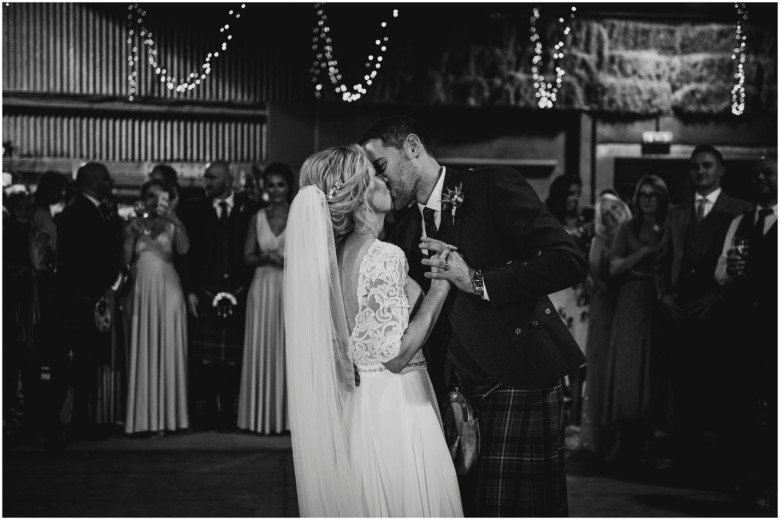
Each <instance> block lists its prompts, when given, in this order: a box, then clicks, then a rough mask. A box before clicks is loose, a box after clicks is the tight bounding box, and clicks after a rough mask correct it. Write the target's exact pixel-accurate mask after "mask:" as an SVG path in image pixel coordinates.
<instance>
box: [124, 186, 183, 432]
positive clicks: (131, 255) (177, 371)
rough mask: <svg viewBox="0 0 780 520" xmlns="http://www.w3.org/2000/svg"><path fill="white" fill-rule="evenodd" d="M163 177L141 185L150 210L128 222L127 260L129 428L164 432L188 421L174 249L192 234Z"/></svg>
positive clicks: (180, 248) (180, 298)
mask: <svg viewBox="0 0 780 520" xmlns="http://www.w3.org/2000/svg"><path fill="white" fill-rule="evenodd" d="M167 197H170V192H168V191H166V189H165V185H164V184H163V182H162V181H158V180H150V181H147V182H145V183H144V184H143V186H141V200H142V201H143V202H144V203H145V207H146V211H148V213H142V215H137V216H136V217H135V218H132V219H130V220H129V221H128V223H127V224H126V225H125V243H124V255H125V258H124V259H125V262H126V263H130V264H131V265H132V269H131V273H132V279H133V282H132V284H133V289H132V293H131V296H130V299H131V304H130V313H131V319H130V323H129V325H130V356H129V360H128V370H127V372H128V388H127V409H126V418H125V432H126V433H139V432H149V433H151V434H152V435H153V436H162V435H164V433H165V431H166V430H167V431H174V430H178V429H182V428H187V427H188V426H189V418H188V413H187V405H188V402H187V364H186V357H187V356H186V350H187V307H186V303H185V300H184V293H183V291H182V288H181V283H180V281H179V276H178V275H177V274H176V270H175V269H174V267H173V253H174V251H176V252H177V253H178V254H180V255H184V254H186V253H187V250H188V249H189V245H190V244H189V238H188V237H187V231H186V230H185V228H184V225H183V224H182V223H181V221H180V220H179V218H178V217H177V215H176V212H175V211H172V208H171V206H170V205H169V202H168V200H167Z"/></svg>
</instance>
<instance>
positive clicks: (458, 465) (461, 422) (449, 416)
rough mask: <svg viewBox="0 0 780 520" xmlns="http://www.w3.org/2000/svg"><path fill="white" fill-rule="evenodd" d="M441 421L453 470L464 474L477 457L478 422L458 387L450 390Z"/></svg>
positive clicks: (478, 440)
mask: <svg viewBox="0 0 780 520" xmlns="http://www.w3.org/2000/svg"><path fill="white" fill-rule="evenodd" d="M442 422H443V423H444V438H445V440H446V441H447V447H448V448H449V450H450V456H451V457H452V462H453V463H455V472H456V473H457V474H458V475H466V474H467V473H468V472H469V471H471V469H472V468H473V467H474V466H475V465H476V463H477V458H478V457H479V444H480V438H479V422H478V421H477V416H476V414H475V413H474V408H473V407H472V405H471V403H470V402H469V400H468V399H467V398H466V396H465V395H464V394H462V393H461V392H460V389H459V388H455V390H452V391H450V394H449V400H448V401H447V402H445V403H444V407H443V410H442Z"/></svg>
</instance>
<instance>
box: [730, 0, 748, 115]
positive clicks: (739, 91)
mask: <svg viewBox="0 0 780 520" xmlns="http://www.w3.org/2000/svg"><path fill="white" fill-rule="evenodd" d="M734 7H735V8H736V10H737V26H736V34H735V38H736V41H737V42H736V45H735V46H734V53H733V54H732V55H731V59H732V61H735V62H736V63H737V68H736V71H735V72H734V86H733V87H732V88H731V113H732V114H734V115H735V116H741V115H742V114H744V113H745V61H747V55H746V54H747V35H746V34H745V25H747V21H748V11H747V6H746V5H745V4H734Z"/></svg>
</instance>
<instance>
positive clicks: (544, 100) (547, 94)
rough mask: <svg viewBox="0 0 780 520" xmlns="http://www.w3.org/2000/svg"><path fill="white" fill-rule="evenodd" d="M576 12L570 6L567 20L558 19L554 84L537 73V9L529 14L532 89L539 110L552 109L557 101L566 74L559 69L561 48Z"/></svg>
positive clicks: (539, 51)
mask: <svg viewBox="0 0 780 520" xmlns="http://www.w3.org/2000/svg"><path fill="white" fill-rule="evenodd" d="M576 11H577V8H576V7H575V6H571V11H570V12H569V16H568V17H567V18H564V17H561V18H558V23H560V24H562V25H563V26H564V27H563V37H562V38H561V39H560V40H559V41H558V43H556V44H555V48H554V49H553V55H552V57H553V66H554V67H555V80H554V82H550V81H548V80H547V79H546V78H545V77H544V75H543V74H541V73H540V72H539V69H540V67H541V62H542V51H543V47H542V42H541V41H540V37H539V32H538V31H537V30H536V22H537V21H538V20H539V16H540V13H539V8H538V7H534V9H533V11H532V14H531V44H532V45H533V46H534V57H533V59H532V60H531V73H532V75H533V79H534V88H535V89H536V97H537V98H538V104H539V108H552V107H553V104H554V103H555V102H556V101H557V100H558V89H560V88H561V84H562V82H563V75H564V74H566V72H565V71H564V70H563V67H561V60H563V46H564V44H565V40H566V36H568V35H569V32H571V23H572V21H573V20H574V13H575V12H576Z"/></svg>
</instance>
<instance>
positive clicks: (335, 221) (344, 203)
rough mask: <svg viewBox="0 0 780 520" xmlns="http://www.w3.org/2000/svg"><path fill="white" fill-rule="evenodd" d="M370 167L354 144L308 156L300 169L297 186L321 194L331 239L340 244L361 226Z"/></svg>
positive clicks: (366, 209)
mask: <svg viewBox="0 0 780 520" xmlns="http://www.w3.org/2000/svg"><path fill="white" fill-rule="evenodd" d="M373 168H374V165H373V164H371V161H370V160H369V158H368V155H367V154H366V151H365V150H363V148H362V147H361V146H359V145H357V144H350V145H345V146H334V147H332V148H326V149H325V150H322V151H320V152H316V153H314V154H312V155H310V156H309V157H308V158H307V159H306V161H304V163H303V166H301V176H300V186H301V188H303V187H304V186H309V185H314V186H317V187H318V188H319V189H321V190H322V192H323V193H325V196H326V197H327V199H328V207H329V209H330V221H331V225H332V226H333V238H334V239H335V240H336V243H340V242H341V241H343V240H344V239H345V238H346V237H347V236H348V235H349V234H350V233H352V231H353V230H354V229H355V228H356V227H359V226H361V225H363V224H364V220H365V215H366V212H367V211H369V212H370V211H372V210H371V208H370V206H369V205H368V201H367V199H366V193H367V191H368V187H369V186H370V184H371V170H373Z"/></svg>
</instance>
